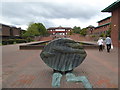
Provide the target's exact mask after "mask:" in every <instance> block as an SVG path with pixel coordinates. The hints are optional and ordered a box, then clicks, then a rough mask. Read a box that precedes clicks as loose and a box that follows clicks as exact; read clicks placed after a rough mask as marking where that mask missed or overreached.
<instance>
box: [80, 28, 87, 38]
mask: <svg viewBox="0 0 120 90" xmlns="http://www.w3.org/2000/svg"><path fill="white" fill-rule="evenodd" d="M80 34H81V35H83V36H86V34H87V28H83V29H82V30H81V31H80Z"/></svg>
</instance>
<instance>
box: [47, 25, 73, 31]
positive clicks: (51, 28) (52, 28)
mask: <svg viewBox="0 0 120 90" xmlns="http://www.w3.org/2000/svg"><path fill="white" fill-rule="evenodd" d="M54 29H72V28H71V27H61V26H60V27H50V28H48V29H47V30H54Z"/></svg>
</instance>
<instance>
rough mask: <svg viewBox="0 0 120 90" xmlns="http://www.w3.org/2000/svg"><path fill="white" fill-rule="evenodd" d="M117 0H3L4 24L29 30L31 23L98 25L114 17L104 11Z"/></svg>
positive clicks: (66, 25) (56, 25) (55, 25)
mask: <svg viewBox="0 0 120 90" xmlns="http://www.w3.org/2000/svg"><path fill="white" fill-rule="evenodd" d="M115 1H116V0H2V3H1V4H2V5H0V8H1V11H2V14H0V23H3V24H7V25H13V26H16V27H21V28H22V29H26V28H27V26H28V25H29V23H30V22H40V23H43V24H44V25H45V27H46V28H49V27H58V26H63V27H74V26H80V27H81V28H84V27H87V26H89V25H93V26H97V21H99V20H101V19H104V18H106V17H108V16H111V13H107V12H104V13H103V12H101V10H103V9H104V8H106V7H107V6H109V5H110V4H112V3H113V2H115Z"/></svg>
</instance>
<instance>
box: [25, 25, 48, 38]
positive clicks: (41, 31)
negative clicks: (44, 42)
mask: <svg viewBox="0 0 120 90" xmlns="http://www.w3.org/2000/svg"><path fill="white" fill-rule="evenodd" d="M46 34H48V32H47V30H46V28H45V26H44V25H43V24H42V23H30V24H29V26H28V29H27V31H26V33H24V34H23V36H24V37H33V36H39V35H41V36H44V35H46Z"/></svg>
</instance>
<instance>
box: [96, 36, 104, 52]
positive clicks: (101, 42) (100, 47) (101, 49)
mask: <svg viewBox="0 0 120 90" xmlns="http://www.w3.org/2000/svg"><path fill="white" fill-rule="evenodd" d="M97 43H98V45H99V51H103V39H102V37H100V38H99V40H98V41H97Z"/></svg>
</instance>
